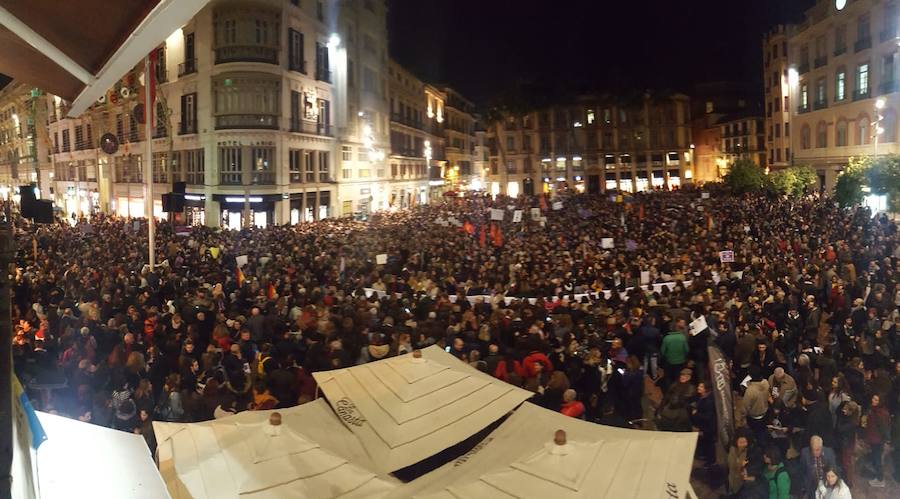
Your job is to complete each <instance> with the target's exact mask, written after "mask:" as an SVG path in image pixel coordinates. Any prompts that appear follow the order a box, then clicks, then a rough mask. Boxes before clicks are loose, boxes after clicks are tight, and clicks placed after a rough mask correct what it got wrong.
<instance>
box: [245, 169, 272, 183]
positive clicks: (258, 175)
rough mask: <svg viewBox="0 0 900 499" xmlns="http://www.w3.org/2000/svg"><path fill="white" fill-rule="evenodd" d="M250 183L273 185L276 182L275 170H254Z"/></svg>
mask: <svg viewBox="0 0 900 499" xmlns="http://www.w3.org/2000/svg"><path fill="white" fill-rule="evenodd" d="M250 183H251V184H253V185H272V184H274V183H275V172H252V173H251V175H250Z"/></svg>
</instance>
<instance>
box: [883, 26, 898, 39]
mask: <svg viewBox="0 0 900 499" xmlns="http://www.w3.org/2000/svg"><path fill="white" fill-rule="evenodd" d="M895 38H897V27H896V26H895V27H892V28H887V29H884V30H881V32H880V33H878V41H880V42H886V41H888V40H893V39H895Z"/></svg>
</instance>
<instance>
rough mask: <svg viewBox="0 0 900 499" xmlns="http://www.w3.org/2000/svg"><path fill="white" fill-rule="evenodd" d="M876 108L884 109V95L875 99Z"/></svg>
mask: <svg viewBox="0 0 900 499" xmlns="http://www.w3.org/2000/svg"><path fill="white" fill-rule="evenodd" d="M875 109H884V97H879V98H878V100H876V101H875Z"/></svg>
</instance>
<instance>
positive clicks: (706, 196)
mask: <svg viewBox="0 0 900 499" xmlns="http://www.w3.org/2000/svg"><path fill="white" fill-rule="evenodd" d="M700 199H709V193H708V192H701V193H700Z"/></svg>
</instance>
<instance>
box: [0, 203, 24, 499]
mask: <svg viewBox="0 0 900 499" xmlns="http://www.w3.org/2000/svg"><path fill="white" fill-rule="evenodd" d="M9 203H10V204H11V203H12V201H9ZM9 206H10V205H9V204H7V205H6V221H5V222H4V224H3V226H2V227H0V498H6V497H10V496H11V494H12V491H11V487H12V477H11V473H12V460H13V428H12V422H13V419H12V418H13V416H12V372H13V369H12V338H13V328H12V315H11V307H12V304H11V302H10V300H11V299H12V295H11V290H12V283H11V282H10V279H9V264H10V263H11V262H13V261H14V259H15V240H14V238H13V237H14V236H13V234H14V233H15V232H14V229H13V227H12V218H11V217H12V213H11V211H12V210H10V209H9ZM22 479H25V478H24V477H22Z"/></svg>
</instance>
